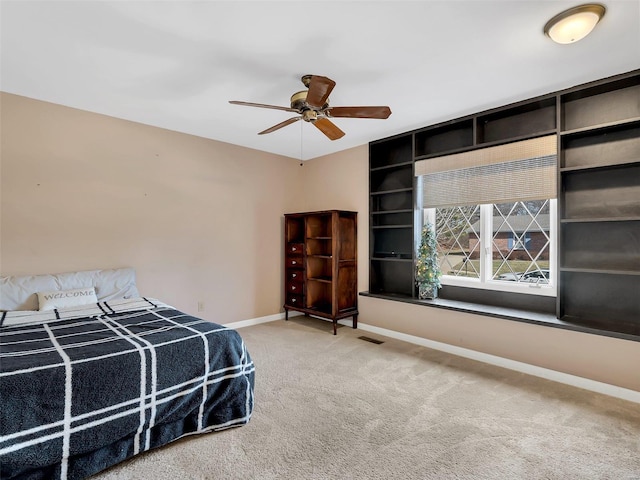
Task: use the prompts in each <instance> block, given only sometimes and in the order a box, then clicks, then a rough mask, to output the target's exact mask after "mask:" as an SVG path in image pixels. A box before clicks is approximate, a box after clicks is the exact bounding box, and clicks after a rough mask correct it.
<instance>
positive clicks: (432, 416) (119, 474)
mask: <svg viewBox="0 0 640 480" xmlns="http://www.w3.org/2000/svg"><path fill="white" fill-rule="evenodd" d="M239 331H240V333H241V335H242V336H243V338H244V339H245V342H246V344H247V346H248V348H249V352H250V353H251V355H252V357H253V360H254V362H255V364H256V390H255V393H256V408H255V410H254V413H253V417H252V419H251V422H250V423H249V424H248V425H246V426H243V427H240V428H236V429H232V430H227V431H224V432H219V433H213V434H206V435H200V436H193V437H189V438H186V439H183V440H180V441H178V442H175V443H173V444H171V445H169V446H166V447H163V448H161V449H158V450H155V451H151V452H148V453H145V454H143V455H140V456H139V457H137V458H134V459H131V460H129V461H127V462H125V463H123V464H121V465H118V466H115V467H112V468H111V469H110V470H107V471H105V472H103V473H101V474H98V475H96V476H95V477H93V478H94V479H95V480H98V479H99V480H115V479H143V480H144V479H153V480H164V479H167V480H169V479H170V480H176V479H189V480H191V479H193V480H195V479H261V480H262V479H265V480H267V479H562V480H570V479H580V480H583V479H615V480H623V479H640V405H638V404H635V403H631V402H625V401H622V400H618V399H614V398H610V397H607V396H604V395H600V394H595V393H591V392H588V391H584V390H580V389H577V388H574V387H569V386H565V385H561V384H557V383H554V382H550V381H546V380H542V379H539V378H536V377H532V376H528V375H525V374H521V373H517V372H513V371H510V370H505V369H501V368H498V367H494V366H490V365H486V364H483V363H479V362H475V361H472V360H468V359H464V358H460V357H456V356H453V355H449V354H446V353H441V352H437V351H434V350H430V349H427V348H424V347H419V346H415V345H412V344H408V343H404V342H401V341H398V340H393V339H389V338H385V337H381V336H378V335H372V334H370V333H367V332H364V331H362V330H353V329H351V328H349V327H342V326H341V327H340V328H339V330H338V335H337V336H333V335H331V333H330V332H331V324H330V323H328V322H324V321H321V320H317V319H313V318H304V317H296V318H293V319H291V320H289V321H288V322H285V321H277V322H272V323H267V324H262V325H257V326H253V327H248V328H244V329H241V330H239ZM359 336H368V337H373V338H376V339H380V340H384V342H385V343H383V344H381V345H376V344H373V343H370V342H366V341H364V340H360V339H358V337H359ZM630 368H632V367H631V366H630ZM633 368H638V366H635V367H633Z"/></svg>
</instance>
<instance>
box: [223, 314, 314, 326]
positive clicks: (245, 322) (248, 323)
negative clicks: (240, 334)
mask: <svg viewBox="0 0 640 480" xmlns="http://www.w3.org/2000/svg"><path fill="white" fill-rule="evenodd" d="M300 315H302V313H300V312H289V318H291V317H298V316H300ZM276 320H284V312H281V313H274V314H273V315H267V316H265V317H257V318H250V319H249V320H241V321H239V322H233V323H225V324H223V327H227V328H233V329H234V330H236V329H238V328H244V327H250V326H252V325H260V324H261V323H268V322H275V321H276Z"/></svg>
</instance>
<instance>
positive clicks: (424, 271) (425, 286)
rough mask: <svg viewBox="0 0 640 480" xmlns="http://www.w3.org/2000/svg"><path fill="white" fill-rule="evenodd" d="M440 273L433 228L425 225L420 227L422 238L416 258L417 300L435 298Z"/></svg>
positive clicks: (428, 224) (438, 286)
mask: <svg viewBox="0 0 640 480" xmlns="http://www.w3.org/2000/svg"><path fill="white" fill-rule="evenodd" d="M441 276H442V272H441V270H440V266H439V265H438V252H437V243H436V235H435V232H434V230H433V226H432V225H431V224H430V223H427V224H426V225H425V226H424V227H422V238H421V241H420V247H419V248H418V255H417V258H416V285H417V286H418V298H420V299H432V298H437V296H438V289H439V288H440V286H441V284H440V277H441Z"/></svg>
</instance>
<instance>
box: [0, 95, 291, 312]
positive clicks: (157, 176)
mask: <svg viewBox="0 0 640 480" xmlns="http://www.w3.org/2000/svg"><path fill="white" fill-rule="evenodd" d="M0 101H1V102H2V103H1V118H0V120H1V124H0V126H1V128H2V130H1V135H2V138H1V140H2V142H1V151H0V154H1V162H2V163H1V169H0V174H1V187H2V189H1V217H0V218H1V243H0V262H1V263H0V273H1V274H2V275H12V274H38V273H46V272H66V271H72V270H82V269H94V268H113V267H119V266H132V267H135V269H136V272H137V275H138V286H139V290H140V292H141V293H142V294H144V295H147V296H151V297H155V298H158V299H161V300H163V301H165V302H167V303H170V304H172V305H175V306H176V307H178V308H180V309H182V310H184V311H187V312H190V313H198V312H197V305H198V302H204V307H205V310H204V311H203V312H199V314H200V315H201V316H202V317H204V318H206V319H208V320H211V321H216V322H219V323H227V322H233V321H238V320H245V319H249V318H256V317H260V316H265V315H270V314H274V313H277V312H279V311H280V310H281V306H282V303H283V296H282V295H283V293H282V287H281V283H282V282H281V281H280V278H281V272H282V264H283V260H282V253H281V252H282V247H281V245H282V214H283V213H284V212H285V211H287V210H294V209H296V208H298V206H297V205H298V204H297V202H296V200H297V199H298V198H299V193H300V192H299V191H297V190H296V188H297V187H298V186H299V185H300V178H301V175H302V173H303V172H302V169H301V168H300V166H299V162H298V161H296V160H294V159H290V158H284V157H281V156H277V155H271V154H267V153H264V152H259V151H256V150H250V149H246V148H241V147H237V146H233V145H229V144H225V143H221V142H215V141H212V140H206V139H203V138H199V137H194V136H190V135H185V134H180V133H176V132H172V131H168V130H163V129H159V128H153V127H149V126H146V125H141V124H137V123H133V122H128V121H124V120H119V119H115V118H111V117H107V116H103V115H97V114H93V113H88V112H84V111H80V110H75V109H71V108H66V107H62V106H58V105H54V104H50V103H44V102H39V101H35V100H30V99H27V98H24V97H19V96H15V95H8V94H2V96H1V98H0Z"/></svg>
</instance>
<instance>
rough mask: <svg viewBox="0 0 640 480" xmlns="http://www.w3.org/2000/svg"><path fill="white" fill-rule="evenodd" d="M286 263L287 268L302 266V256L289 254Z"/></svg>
mask: <svg viewBox="0 0 640 480" xmlns="http://www.w3.org/2000/svg"><path fill="white" fill-rule="evenodd" d="M285 265H286V267H287V268H302V267H303V265H302V256H300V257H298V256H287V259H286V260H285Z"/></svg>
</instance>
